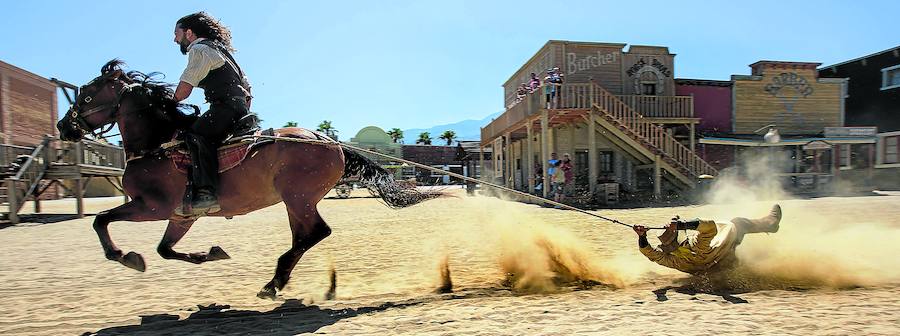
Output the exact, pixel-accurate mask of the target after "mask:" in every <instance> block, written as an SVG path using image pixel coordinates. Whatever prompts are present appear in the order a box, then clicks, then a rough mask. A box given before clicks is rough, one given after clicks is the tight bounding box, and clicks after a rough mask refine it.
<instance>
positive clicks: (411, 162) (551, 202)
mask: <svg viewBox="0 0 900 336" xmlns="http://www.w3.org/2000/svg"><path fill="white" fill-rule="evenodd" d="M250 137H253V138H258V139H271V140H275V141H290V142H300V143H308V144H319V145H339V146H341V147H345V148H347V149H351V150H354V151H358V152H363V153H366V154H372V155H377V156H381V157H384V158H388V159H391V160H395V161H398V162H403V163H406V164H409V165H411V166H415V167H418V168H422V169H427V170H430V171H433V172H437V173H441V174H444V175H450V176H453V177H455V178H458V179H462V180H464V181H469V182H474V183H480V184H482V185H486V186H489V187H493V188H497V189H500V190H504V191H507V192H511V193H513V194H516V195H519V196H524V197H527V198H530V199H534V200H538V201H540V202H543V203H547V204H552V205H555V206H558V207H560V208H564V209H567V210H572V211H577V212H579V213H582V214H585V215H588V216H592V217H596V218H600V219H602V220H605V221H608V222H612V223H615V224H619V225H623V226H627V227H634V225H631V224H627V223H623V222H620V221H619V220H616V219H612V218H608V217H604V216H601V215H598V214H595V213H590V212H587V211H585V210H581V209H579V208H576V207H573V206H570V205H566V204H563V203H559V202H556V201H553V200H549V199H546V198H543V197H538V196H535V195H532V194H529V193H524V192H521V191H518V190H515V189H510V188H507V187H504V186H501V185H498V184H494V183H490V182H485V181H482V180H479V179H475V178H471V177H468V176H464V175H460V174H457V173H454V172H451V171H446V170H443V169H439V168H434V167H431V166H427V165H424V164H421V163H418V162H413V161H409V160H404V159H402V158H398V157H396V156H391V155H387V154H383V153H379V152H376V151H371V150H368V149H365V148H359V147H356V146H353V145H348V144H345V143H342V142H337V141H325V140H317V139H301V138H286V137H277V136H271V135H253V136H248V138H250ZM647 228H648V229H657V230H664V229H665V228H664V227H647Z"/></svg>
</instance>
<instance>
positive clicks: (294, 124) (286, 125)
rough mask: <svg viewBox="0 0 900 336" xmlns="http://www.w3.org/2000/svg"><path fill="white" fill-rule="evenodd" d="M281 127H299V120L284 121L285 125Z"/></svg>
mask: <svg viewBox="0 0 900 336" xmlns="http://www.w3.org/2000/svg"><path fill="white" fill-rule="evenodd" d="M281 127H297V122H296V121H288V122H286V123H284V126H281Z"/></svg>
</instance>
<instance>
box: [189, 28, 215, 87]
mask: <svg viewBox="0 0 900 336" xmlns="http://www.w3.org/2000/svg"><path fill="white" fill-rule="evenodd" d="M203 40H205V38H202V37H201V38H197V39H196V40H194V42H191V44H190V45H188V47H187V49H188V54H187V56H188V64H187V67H186V68H185V69H184V72H183V73H182V74H181V81H182V82H185V83H188V84H191V85H192V86H195V87H196V86H197V85H198V84H200V81H202V80H203V79H204V78H206V75H208V74H209V71H210V70H212V69H218V68H219V67H221V66H222V65H225V55H222V53H220V52H219V51H218V50H216V49H215V48H211V47H210V46H208V45H205V44H200V41H203Z"/></svg>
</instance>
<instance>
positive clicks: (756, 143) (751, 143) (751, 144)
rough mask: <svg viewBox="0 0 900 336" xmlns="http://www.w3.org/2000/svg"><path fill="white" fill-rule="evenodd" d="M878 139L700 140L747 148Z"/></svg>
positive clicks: (702, 142)
mask: <svg viewBox="0 0 900 336" xmlns="http://www.w3.org/2000/svg"><path fill="white" fill-rule="evenodd" d="M875 138H876V137H829V138H796V139H785V138H783V137H782V138H781V141H779V142H776V143H766V142H764V141H763V140H762V137H760V139H759V140H754V139H738V138H700V141H699V143H701V144H709V145H726V146H745V147H775V146H803V145H807V144H810V143H814V142H826V143H828V144H832V145H848V144H873V143H875Z"/></svg>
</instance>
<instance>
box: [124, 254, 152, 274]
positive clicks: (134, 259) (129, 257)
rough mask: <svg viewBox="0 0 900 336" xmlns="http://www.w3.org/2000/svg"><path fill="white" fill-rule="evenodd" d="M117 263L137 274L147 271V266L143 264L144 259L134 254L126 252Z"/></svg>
mask: <svg viewBox="0 0 900 336" xmlns="http://www.w3.org/2000/svg"><path fill="white" fill-rule="evenodd" d="M119 262H120V263H122V265H125V266H128V268H131V269H133V270H136V271H138V272H144V271H146V270H147V264H146V263H144V257H143V256H141V255H140V254H137V253H134V252H128V254H126V255H125V256H123V257H122V259H119Z"/></svg>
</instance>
